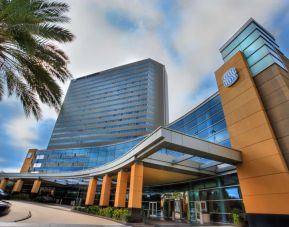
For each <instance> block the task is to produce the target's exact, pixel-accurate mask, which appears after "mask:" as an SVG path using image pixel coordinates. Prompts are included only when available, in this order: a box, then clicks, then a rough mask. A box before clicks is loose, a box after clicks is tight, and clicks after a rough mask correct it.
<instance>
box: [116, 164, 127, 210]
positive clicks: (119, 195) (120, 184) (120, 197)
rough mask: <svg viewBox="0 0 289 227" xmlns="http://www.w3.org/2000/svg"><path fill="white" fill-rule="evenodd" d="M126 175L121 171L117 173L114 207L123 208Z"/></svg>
mask: <svg viewBox="0 0 289 227" xmlns="http://www.w3.org/2000/svg"><path fill="white" fill-rule="evenodd" d="M127 180H128V173H127V172H125V171H123V170H121V171H119V172H118V173H117V184H116V190H115V199H114V207H121V208H124V207H125V199H126V188H127Z"/></svg>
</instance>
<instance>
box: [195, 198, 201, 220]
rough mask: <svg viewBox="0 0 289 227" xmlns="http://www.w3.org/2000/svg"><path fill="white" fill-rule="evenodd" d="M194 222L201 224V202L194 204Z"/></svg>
mask: <svg viewBox="0 0 289 227" xmlns="http://www.w3.org/2000/svg"><path fill="white" fill-rule="evenodd" d="M195 220H196V222H198V223H202V205H201V202H199V201H198V202H195Z"/></svg>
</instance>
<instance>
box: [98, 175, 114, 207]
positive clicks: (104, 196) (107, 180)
mask: <svg viewBox="0 0 289 227" xmlns="http://www.w3.org/2000/svg"><path fill="white" fill-rule="evenodd" d="M110 189H111V177H110V176H108V175H105V176H104V177H103V180H102V187H101V194H100V200H99V206H108V205H109V198H110Z"/></svg>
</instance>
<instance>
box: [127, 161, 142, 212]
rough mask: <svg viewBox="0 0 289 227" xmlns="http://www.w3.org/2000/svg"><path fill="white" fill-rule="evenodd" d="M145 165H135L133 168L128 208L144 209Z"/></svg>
mask: <svg viewBox="0 0 289 227" xmlns="http://www.w3.org/2000/svg"><path fill="white" fill-rule="evenodd" d="M142 188H143V164H142V163H135V164H133V165H132V167H131V173H130V187H129V200H128V208H139V209H140V208H141V207H142Z"/></svg>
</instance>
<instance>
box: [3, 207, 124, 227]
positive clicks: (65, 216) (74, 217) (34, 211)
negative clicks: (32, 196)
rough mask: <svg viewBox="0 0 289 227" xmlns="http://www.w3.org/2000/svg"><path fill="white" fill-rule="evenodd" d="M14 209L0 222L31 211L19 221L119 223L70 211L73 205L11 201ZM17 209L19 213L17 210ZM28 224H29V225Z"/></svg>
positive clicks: (37, 222)
mask: <svg viewBox="0 0 289 227" xmlns="http://www.w3.org/2000/svg"><path fill="white" fill-rule="evenodd" d="M10 202H11V203H12V209H11V212H10V214H8V215H7V216H6V217H2V218H0V222H2V224H3V222H5V221H7V222H11V221H13V218H14V217H15V218H16V215H17V218H19V217H21V211H23V212H22V216H23V217H24V216H27V211H30V213H31V217H30V218H28V219H26V220H23V221H20V222H17V223H19V224H20V223H23V224H24V223H35V224H74V225H118V226H120V224H119V223H117V222H113V221H110V220H106V219H103V218H98V217H93V216H89V215H85V214H79V213H75V212H72V211H70V209H71V207H65V206H56V205H47V204H42V203H31V202H23V201H10ZM15 211H17V213H16V212H15ZM0 226H1V225H0ZM27 226H28V225H27Z"/></svg>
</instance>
